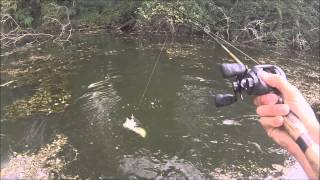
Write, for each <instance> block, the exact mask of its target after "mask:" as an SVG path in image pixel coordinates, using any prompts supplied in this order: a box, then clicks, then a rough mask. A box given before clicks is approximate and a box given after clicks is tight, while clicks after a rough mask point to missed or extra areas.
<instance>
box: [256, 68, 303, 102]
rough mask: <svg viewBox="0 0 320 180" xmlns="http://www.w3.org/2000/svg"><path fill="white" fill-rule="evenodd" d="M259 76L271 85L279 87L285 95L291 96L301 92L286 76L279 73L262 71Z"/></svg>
mask: <svg viewBox="0 0 320 180" xmlns="http://www.w3.org/2000/svg"><path fill="white" fill-rule="evenodd" d="M259 76H260V78H261V79H262V80H263V81H264V82H265V83H267V84H268V85H269V86H271V87H274V88H276V89H278V90H279V91H280V93H281V94H282V95H283V96H291V95H294V94H296V93H299V92H297V89H296V88H295V87H294V86H292V85H291V84H290V83H289V82H288V81H287V80H286V79H285V78H284V77H282V76H280V75H278V74H271V73H267V72H265V71H260V72H259Z"/></svg>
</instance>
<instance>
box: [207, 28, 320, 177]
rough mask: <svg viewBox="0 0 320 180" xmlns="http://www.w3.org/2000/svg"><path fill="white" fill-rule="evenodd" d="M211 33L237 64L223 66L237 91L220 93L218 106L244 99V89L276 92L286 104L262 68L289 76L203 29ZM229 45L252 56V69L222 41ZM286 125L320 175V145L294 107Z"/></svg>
mask: <svg viewBox="0 0 320 180" xmlns="http://www.w3.org/2000/svg"><path fill="white" fill-rule="evenodd" d="M201 29H202V30H203V31H204V32H205V33H206V34H207V35H209V36H210V37H211V38H212V39H214V41H215V42H216V43H217V44H219V45H220V46H221V47H222V49H223V50H225V51H226V52H227V53H228V54H229V56H230V57H231V58H232V59H233V60H234V61H235V62H236V63H223V64H222V65H221V71H222V75H223V77H224V78H231V77H235V80H234V81H233V82H232V89H233V94H217V95H216V96H215V104H216V107H222V106H227V105H231V104H233V103H234V102H236V101H237V96H240V98H241V100H243V99H244V98H243V92H245V93H246V94H247V95H254V96H261V95H264V94H268V93H275V94H277V95H278V96H279V97H280V98H279V99H280V100H279V102H278V103H279V104H283V103H284V102H283V98H282V95H281V93H280V91H278V90H277V89H275V88H272V87H270V86H268V85H267V84H266V83H265V82H264V81H263V80H262V79H261V78H260V76H259V73H260V72H261V71H266V72H268V73H272V74H277V75H280V76H281V77H283V78H284V79H286V80H287V77H286V75H285V73H284V71H283V70H282V69H281V68H280V67H278V66H275V65H260V64H259V63H258V62H257V61H256V60H254V59H253V58H251V57H250V56H249V55H247V54H246V53H244V52H243V51H241V50H240V49H238V48H236V47H235V46H233V45H232V44H230V43H229V42H227V41H226V40H224V39H222V38H220V37H219V36H217V35H215V34H213V33H211V32H210V30H209V28H208V27H206V28H201ZM218 39H219V40H221V41H223V42H224V43H226V44H228V45H229V46H231V47H233V48H234V49H236V50H237V51H238V52H240V53H242V54H244V55H245V56H246V57H249V59H251V60H252V61H254V62H255V63H256V64H258V65H255V66H253V67H252V68H251V69H248V67H247V66H246V65H245V64H244V63H242V62H241V61H240V60H239V58H238V57H237V56H235V55H234V54H233V53H232V52H231V51H230V50H229V49H228V48H227V47H226V46H224V45H223V44H222V43H221V42H220V41H219V40H218ZM283 118H284V122H283V128H284V129H285V130H286V131H287V133H288V134H289V136H290V137H291V138H292V139H293V140H294V141H295V142H296V144H297V145H298V146H299V148H300V149H301V151H302V152H303V153H304V154H305V156H306V158H307V160H308V162H309V164H310V166H311V168H312V170H313V171H314V172H315V174H316V175H317V176H318V178H319V175H318V174H319V172H320V165H319V159H320V155H319V154H320V153H319V145H317V144H316V143H315V142H314V140H313V139H312V138H311V136H310V134H309V133H308V131H307V129H306V128H305V126H304V124H303V123H302V121H301V120H300V119H299V117H298V116H297V115H296V114H295V113H294V112H292V111H291V110H290V112H289V113H288V114H287V115H286V116H283Z"/></svg>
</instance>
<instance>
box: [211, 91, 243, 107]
mask: <svg viewBox="0 0 320 180" xmlns="http://www.w3.org/2000/svg"><path fill="white" fill-rule="evenodd" d="M214 101H215V104H216V107H222V106H228V105H230V104H233V103H234V102H236V101H237V98H236V96H235V95H233V94H217V95H215V100H214Z"/></svg>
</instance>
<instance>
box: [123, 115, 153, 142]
mask: <svg viewBox="0 0 320 180" xmlns="http://www.w3.org/2000/svg"><path fill="white" fill-rule="evenodd" d="M135 119H136V118H135V117H134V116H133V115H131V117H130V118H126V121H125V122H124V123H123V124H122V126H123V127H124V128H126V129H129V130H131V131H133V132H135V133H137V134H139V135H140V136H141V137H143V138H145V137H146V135H147V132H146V130H145V129H144V128H142V127H139V126H138V124H137V122H136V121H135Z"/></svg>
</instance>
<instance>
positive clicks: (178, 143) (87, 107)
mask: <svg viewBox="0 0 320 180" xmlns="http://www.w3.org/2000/svg"><path fill="white" fill-rule="evenodd" d="M180 41H181V40H180ZM180 41H179V42H180ZM161 42H163V38H159V39H156V40H153V41H151V42H150V41H144V40H141V39H140V40H138V39H134V38H115V37H112V36H111V35H94V36H93V35H91V36H86V37H83V36H80V37H79V38H77V39H75V40H74V41H73V42H72V44H70V45H65V46H63V47H59V46H58V47H57V46H47V47H42V48H41V49H34V50H32V51H28V52H26V53H25V55H24V56H22V57H20V56H18V55H16V56H15V55H13V56H11V59H15V58H16V59H19V58H20V59H21V58H24V57H28V56H31V55H48V54H50V55H51V57H53V59H55V57H57V58H56V59H59V58H60V59H64V60H66V61H67V62H68V61H70V62H77V61H80V62H81V63H75V64H74V65H69V66H67V67H68V68H69V69H68V70H67V71H68V75H67V76H65V77H63V78H62V80H61V81H62V82H63V84H64V85H65V86H66V87H67V89H68V90H70V93H71V101H70V103H69V104H70V105H69V106H68V107H67V108H66V110H65V112H63V113H57V114H55V113H53V114H50V115H41V114H37V115H31V116H28V117H27V118H25V119H23V120H17V121H14V122H13V121H10V119H4V116H2V121H1V138H2V141H1V143H2V144H1V148H2V154H1V155H2V160H1V163H2V165H4V164H5V162H7V160H8V156H9V155H10V154H11V153H12V152H13V151H16V152H23V151H27V150H30V149H32V148H34V149H37V148H38V147H40V146H41V145H44V144H47V143H49V142H51V140H52V137H54V136H55V134H57V133H59V134H64V135H65V136H67V137H68V139H69V143H70V144H71V145H72V146H73V147H74V148H76V149H77V150H78V153H79V155H78V158H77V160H76V161H73V162H72V163H70V164H68V166H67V167H66V168H65V170H64V172H65V173H67V174H71V175H79V176H80V177H81V178H88V177H90V178H93V179H96V178H109V179H113V178H130V177H131V178H134V177H137V178H147V179H156V178H158V179H162V178H164V179H169V178H172V179H207V178H212V177H219V176H220V175H221V174H228V173H236V176H239V177H240V176H242V175H241V174H239V173H242V174H243V176H245V177H249V176H254V174H257V175H258V177H264V176H266V175H267V174H270V172H268V171H269V170H266V169H265V171H263V170H261V169H264V168H270V169H272V164H281V165H283V163H284V160H285V157H286V155H285V154H284V152H283V151H282V150H281V149H280V148H279V147H278V146H277V145H275V144H273V143H272V142H271V140H269V139H268V137H266V135H265V132H264V130H263V129H262V128H261V127H260V125H259V123H258V121H257V120H258V117H257V116H256V115H255V108H254V106H253V105H252V99H250V98H249V99H247V100H245V101H244V102H242V103H236V104H234V105H231V106H229V107H224V108H220V109H218V108H216V107H215V106H214V101H213V100H214V98H213V94H216V93H221V92H224V91H225V90H226V89H230V85H229V84H228V83H226V81H225V80H224V79H223V78H222V76H221V75H220V71H219V69H218V67H217V66H216V65H217V64H218V63H222V62H223V59H225V58H226V54H225V53H224V52H223V51H222V50H221V49H220V48H218V47H217V46H215V45H214V43H212V42H202V41H197V42H196V41H194V42H191V40H190V41H188V40H183V41H181V44H178V43H174V45H175V46H177V45H179V48H175V49H183V51H176V52H175V53H170V52H171V51H169V50H168V51H167V52H166V51H164V52H163V53H162V55H161V57H160V61H159V64H158V66H157V67H156V69H155V73H154V76H153V78H152V81H151V84H150V86H149V88H148V90H147V92H146V95H145V97H144V98H143V100H142V103H141V104H139V99H140V98H141V95H142V92H143V90H144V88H145V86H146V83H147V80H148V77H149V75H150V72H151V71H152V68H153V65H154V62H155V60H156V57H157V56H158V55H159V52H160V49H161V45H162V44H161ZM166 48H167V49H168V48H172V49H174V48H173V44H167V46H166ZM7 61H9V59H8V60H7ZM70 67H73V68H70ZM52 68H54V67H52ZM49 69H50V68H49ZM60 84H61V83H60ZM36 88H37V85H35V84H33V85H31V86H24V87H20V88H16V89H14V88H13V90H12V89H9V88H2V92H1V93H2V94H1V99H2V104H1V106H2V109H3V107H4V106H6V105H8V104H10V103H12V102H13V101H14V100H16V99H19V98H21V97H24V96H30V95H31V94H32V93H34V91H35V89H36ZM131 114H133V115H134V116H135V117H136V118H137V119H139V120H140V122H141V126H142V127H144V128H145V129H146V131H147V137H146V138H142V137H140V136H138V135H137V134H135V133H133V132H131V131H128V130H127V129H124V128H123V127H122V124H123V123H124V122H125V119H126V117H129V116H130V115H131ZM226 120H232V121H235V122H236V123H231V124H230V123H228V122H232V121H226ZM60 155H61V156H65V157H68V156H72V155H70V154H67V153H66V154H64V153H63V152H62V153H61V154H60ZM220 177H221V176H220Z"/></svg>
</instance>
